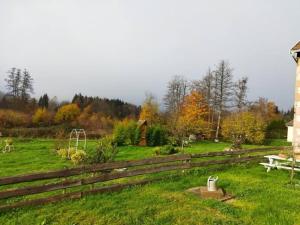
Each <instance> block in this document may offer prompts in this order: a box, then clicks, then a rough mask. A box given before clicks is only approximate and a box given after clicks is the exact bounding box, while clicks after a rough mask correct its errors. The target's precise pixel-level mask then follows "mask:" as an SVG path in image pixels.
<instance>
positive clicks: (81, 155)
mask: <svg viewBox="0 0 300 225" xmlns="http://www.w3.org/2000/svg"><path fill="white" fill-rule="evenodd" d="M85 159H86V153H85V151H83V150H77V151H76V152H75V153H73V154H72V155H71V161H72V162H73V163H74V164H76V165H77V164H80V163H82V162H84V160H85Z"/></svg>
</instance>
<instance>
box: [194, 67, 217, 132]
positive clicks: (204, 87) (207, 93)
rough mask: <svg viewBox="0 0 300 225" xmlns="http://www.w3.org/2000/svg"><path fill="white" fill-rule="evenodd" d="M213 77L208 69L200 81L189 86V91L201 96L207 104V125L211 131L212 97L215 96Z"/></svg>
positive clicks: (213, 106)
mask: <svg viewBox="0 0 300 225" xmlns="http://www.w3.org/2000/svg"><path fill="white" fill-rule="evenodd" d="M214 81H215V77H214V72H213V71H212V70H211V69H210V68H209V69H208V70H207V73H206V75H205V76H204V77H203V79H201V80H195V81H193V82H192V84H191V90H192V91H196V92H198V93H199V94H201V95H203V97H204V98H205V101H206V102H207V104H208V116H207V124H208V126H209V129H210V130H212V127H211V126H212V125H213V123H214V108H215V104H214V95H215V85H214Z"/></svg>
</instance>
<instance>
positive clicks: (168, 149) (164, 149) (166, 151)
mask: <svg viewBox="0 0 300 225" xmlns="http://www.w3.org/2000/svg"><path fill="white" fill-rule="evenodd" d="M178 152H179V150H178V148H176V147H174V146H172V145H165V146H161V147H157V148H155V154H156V155H172V154H176V153H178Z"/></svg>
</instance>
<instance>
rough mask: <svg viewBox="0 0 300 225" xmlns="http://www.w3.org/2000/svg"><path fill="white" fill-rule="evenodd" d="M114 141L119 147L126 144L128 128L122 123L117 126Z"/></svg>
mask: <svg viewBox="0 0 300 225" xmlns="http://www.w3.org/2000/svg"><path fill="white" fill-rule="evenodd" d="M113 136H114V141H115V142H116V144H117V145H118V146H122V145H125V144H126V127H125V125H124V124H123V123H122V122H119V123H117V124H116V125H115V127H114V131H113Z"/></svg>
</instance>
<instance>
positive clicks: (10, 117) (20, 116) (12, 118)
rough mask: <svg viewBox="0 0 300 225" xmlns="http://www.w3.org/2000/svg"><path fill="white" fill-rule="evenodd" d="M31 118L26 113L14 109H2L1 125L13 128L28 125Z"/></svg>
mask: <svg viewBox="0 0 300 225" xmlns="http://www.w3.org/2000/svg"><path fill="white" fill-rule="evenodd" d="M29 120H30V118H29V116H28V115H26V114H25V113H21V112H16V111H13V110H0V127H1V128H11V127H21V126H28V125H29V122H30V121H29Z"/></svg>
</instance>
